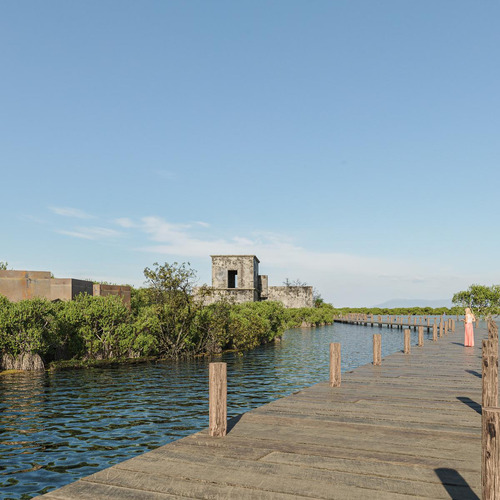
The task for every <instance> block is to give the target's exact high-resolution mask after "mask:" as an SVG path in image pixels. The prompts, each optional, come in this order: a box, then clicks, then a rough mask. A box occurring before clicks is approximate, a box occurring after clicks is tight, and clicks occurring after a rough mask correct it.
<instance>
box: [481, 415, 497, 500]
mask: <svg viewBox="0 0 500 500" xmlns="http://www.w3.org/2000/svg"><path fill="white" fill-rule="evenodd" d="M481 448H482V450H481V451H482V459H481V483H482V493H483V494H482V496H481V498H482V499H483V500H499V499H500V408H491V407H483V409H482V438H481Z"/></svg>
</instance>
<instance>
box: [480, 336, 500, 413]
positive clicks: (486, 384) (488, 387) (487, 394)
mask: <svg viewBox="0 0 500 500" xmlns="http://www.w3.org/2000/svg"><path fill="white" fill-rule="evenodd" d="M482 354H483V370H482V371H483V373H482V382H483V394H482V402H481V405H482V406H498V353H497V352H495V343H494V341H493V340H491V339H488V340H483V353H482Z"/></svg>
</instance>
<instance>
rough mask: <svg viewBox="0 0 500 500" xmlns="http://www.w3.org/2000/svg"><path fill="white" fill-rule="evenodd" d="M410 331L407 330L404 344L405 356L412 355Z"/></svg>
mask: <svg viewBox="0 0 500 500" xmlns="http://www.w3.org/2000/svg"><path fill="white" fill-rule="evenodd" d="M410 335H411V333H410V330H409V329H406V330H405V344H404V350H403V352H404V353H405V354H410Z"/></svg>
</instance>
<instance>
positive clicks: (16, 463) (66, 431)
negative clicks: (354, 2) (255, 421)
mask: <svg viewBox="0 0 500 500" xmlns="http://www.w3.org/2000/svg"><path fill="white" fill-rule="evenodd" d="M374 332H376V333H382V355H383V356H386V355H388V354H391V353H393V352H396V351H398V350H401V349H402V348H403V333H402V330H398V329H387V328H382V329H378V328H370V327H364V326H355V325H344V324H335V325H332V326H325V327H318V328H311V329H295V330H289V331H288V332H286V334H285V335H284V337H283V341H282V342H280V343H277V344H272V345H267V346H262V347H260V348H258V349H256V350H254V351H252V352H249V353H245V355H244V356H241V355H237V354H233V353H228V354H225V355H224V356H223V357H222V360H223V361H225V362H227V363H228V415H229V416H235V415H238V414H240V413H243V412H245V411H248V410H250V409H252V408H255V407H257V406H260V405H262V404H265V403H267V402H269V401H272V400H274V399H277V398H279V397H283V396H286V395H289V394H291V393H292V392H294V391H295V390H297V389H298V388H301V387H305V386H308V385H312V384H314V383H316V382H320V381H324V380H327V379H328V344H329V343H330V342H341V344H342V370H343V371H346V370H350V369H353V368H355V367H357V366H360V365H363V364H366V363H369V362H371V360H372V334H373V333H374ZM424 332H425V336H426V337H427V338H429V334H428V333H427V331H426V330H424ZM412 336H413V337H412V343H416V341H417V333H416V332H413V331H412ZM431 337H432V334H431ZM208 362H209V360H206V359H196V360H189V361H179V362H163V363H155V364H153V363H152V364H143V365H134V366H123V367H119V368H106V369H91V370H77V371H66V372H58V373H43V374H29V373H28V374H8V375H2V376H0V499H2V500H7V499H29V498H32V497H33V496H35V495H37V494H41V493H45V492H47V491H50V490H52V489H55V488H57V487H61V486H63V485H65V484H67V483H70V482H72V481H74V480H76V479H78V478H80V477H82V476H87V475H89V474H92V473H94V472H96V471H98V470H100V469H103V468H105V467H108V466H110V465H113V464H116V463H118V462H120V461H122V460H125V459H128V458H131V457H133V456H134V455H137V454H139V453H143V452H145V451H147V450H150V449H153V448H156V447H158V446H160V445H163V444H166V443H168V442H170V441H173V440H175V439H178V438H180V437H183V436H186V435H188V434H191V433H193V432H195V431H198V430H201V429H203V428H204V427H206V426H207V425H208Z"/></svg>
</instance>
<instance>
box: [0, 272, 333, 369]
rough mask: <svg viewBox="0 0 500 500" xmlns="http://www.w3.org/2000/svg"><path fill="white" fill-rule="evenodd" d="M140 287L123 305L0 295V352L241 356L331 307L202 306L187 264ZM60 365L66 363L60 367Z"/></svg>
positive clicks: (82, 357) (49, 359) (73, 359)
mask: <svg viewBox="0 0 500 500" xmlns="http://www.w3.org/2000/svg"><path fill="white" fill-rule="evenodd" d="M144 275H145V278H146V285H147V286H146V287H144V288H132V290H131V308H130V309H128V308H127V307H126V306H125V304H124V303H123V302H122V300H121V299H120V298H119V297H116V296H106V297H102V296H96V297H92V296H89V295H86V294H81V295H78V296H77V297H76V298H75V300H72V301H69V302H50V301H48V300H45V299H41V298H34V299H29V300H23V301H20V302H10V301H8V300H7V299H6V298H5V297H3V296H0V354H2V355H3V354H8V355H10V356H13V357H14V358H16V357H18V356H20V355H21V354H38V355H39V356H40V357H41V358H42V360H43V362H44V364H45V366H47V364H50V363H52V366H65V365H70V366H71V365H76V366H87V365H91V364H92V362H93V361H96V360H120V359H122V360H124V359H137V358H144V357H158V358H179V357H184V356H195V355H200V354H209V355H210V354H217V353H221V352H222V351H225V350H236V351H245V350H248V349H252V348H255V347H256V346H258V345H260V344H265V343H268V342H272V341H274V340H275V339H277V338H280V337H281V336H282V335H283V333H284V331H285V330H286V329H288V328H291V327H294V326H301V325H302V324H304V323H306V324H308V325H320V324H325V323H329V322H331V321H332V318H333V315H334V309H333V306H331V305H329V304H318V305H319V307H315V308H302V309H286V308H285V307H284V306H283V304H281V303H280V302H271V301H269V302H268V301H265V302H255V303H245V304H234V303H231V302H230V301H229V300H227V299H226V300H220V301H218V302H216V303H213V304H210V305H206V306H205V305H204V304H203V296H204V294H207V293H210V291H209V289H208V288H207V289H202V291H201V294H200V293H198V294H194V293H193V284H194V282H195V278H196V273H195V271H193V270H192V269H191V268H190V267H189V265H188V264H187V265H186V264H177V263H173V264H168V263H165V264H164V265H159V264H158V263H155V264H154V265H153V267H152V268H146V269H145V270H144ZM64 361H66V363H64Z"/></svg>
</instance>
